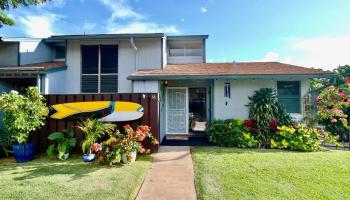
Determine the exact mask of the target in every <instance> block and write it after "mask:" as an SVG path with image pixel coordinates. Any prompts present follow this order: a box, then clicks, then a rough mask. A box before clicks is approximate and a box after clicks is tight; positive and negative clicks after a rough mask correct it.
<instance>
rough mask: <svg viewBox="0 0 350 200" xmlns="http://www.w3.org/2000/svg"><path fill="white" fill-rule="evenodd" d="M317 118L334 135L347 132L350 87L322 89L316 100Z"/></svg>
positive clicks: (346, 84) (346, 85)
mask: <svg viewBox="0 0 350 200" xmlns="http://www.w3.org/2000/svg"><path fill="white" fill-rule="evenodd" d="M316 103H317V117H318V119H319V121H320V122H321V124H323V125H325V127H326V130H327V131H330V132H332V133H334V134H337V133H338V132H339V131H342V130H348V129H349V125H348V114H349V108H350V85H349V83H345V85H343V86H339V87H335V86H329V87H327V88H325V89H323V90H322V91H321V92H320V94H319V96H318V98H317V100H316Z"/></svg>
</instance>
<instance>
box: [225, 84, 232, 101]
mask: <svg viewBox="0 0 350 200" xmlns="http://www.w3.org/2000/svg"><path fill="white" fill-rule="evenodd" d="M224 97H226V98H231V83H225V87H224Z"/></svg>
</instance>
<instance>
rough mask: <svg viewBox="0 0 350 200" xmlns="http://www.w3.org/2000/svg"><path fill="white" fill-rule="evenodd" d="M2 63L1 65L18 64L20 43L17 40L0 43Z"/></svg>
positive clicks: (0, 61) (0, 62) (0, 59)
mask: <svg viewBox="0 0 350 200" xmlns="http://www.w3.org/2000/svg"><path fill="white" fill-rule="evenodd" d="M0 65H1V66H17V65H18V43H17V42H1V43H0Z"/></svg>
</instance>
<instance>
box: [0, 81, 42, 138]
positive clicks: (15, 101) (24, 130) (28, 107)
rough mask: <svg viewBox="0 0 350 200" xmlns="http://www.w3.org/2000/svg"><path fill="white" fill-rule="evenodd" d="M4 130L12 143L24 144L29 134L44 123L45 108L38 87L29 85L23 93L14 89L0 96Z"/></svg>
mask: <svg viewBox="0 0 350 200" xmlns="http://www.w3.org/2000/svg"><path fill="white" fill-rule="evenodd" d="M0 109H1V110H2V111H3V112H4V115H3V121H4V128H5V130H6V131H7V132H8V133H9V134H10V135H11V139H12V142H13V143H16V144H26V143H27V142H28V137H29V134H30V133H31V132H33V131H35V130H37V129H39V128H40V127H41V126H43V125H44V122H45V115H46V114H47V108H46V106H45V101H44V97H43V96H41V95H40V92H39V90H38V88H36V87H29V88H28V89H27V90H26V94H25V95H21V94H18V92H16V91H11V92H9V93H4V94H3V95H1V97H0Z"/></svg>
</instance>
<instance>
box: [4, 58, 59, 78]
mask: <svg viewBox="0 0 350 200" xmlns="http://www.w3.org/2000/svg"><path fill="white" fill-rule="evenodd" d="M63 69H66V64H65V62H61V61H59V62H58V61H57V62H43V63H35V64H28V65H20V66H0V76H4V75H6V76H7V75H10V76H22V75H24V76H28V75H30V76H32V75H34V74H41V73H45V72H48V71H53V70H63Z"/></svg>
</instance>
